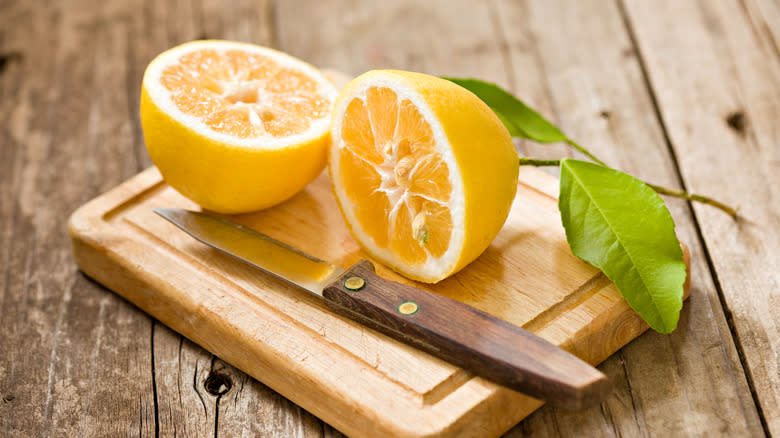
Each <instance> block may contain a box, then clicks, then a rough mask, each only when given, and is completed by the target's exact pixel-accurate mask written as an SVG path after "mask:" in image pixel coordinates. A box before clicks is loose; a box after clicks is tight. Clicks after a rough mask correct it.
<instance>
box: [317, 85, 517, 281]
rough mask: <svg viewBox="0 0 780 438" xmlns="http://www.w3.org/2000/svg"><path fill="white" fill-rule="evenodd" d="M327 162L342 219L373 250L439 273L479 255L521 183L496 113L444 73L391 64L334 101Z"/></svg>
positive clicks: (404, 267) (399, 264)
mask: <svg viewBox="0 0 780 438" xmlns="http://www.w3.org/2000/svg"><path fill="white" fill-rule="evenodd" d="M331 135H332V137H333V143H332V145H331V148H330V152H329V158H328V167H329V171H330V176H331V180H332V183H333V188H334V192H335V194H336V198H337V200H338V203H339V206H340V207H341V211H342V213H343V216H344V219H345V221H346V223H347V225H348V226H349V228H350V230H351V232H352V234H353V236H354V237H355V239H356V240H357V241H358V242H359V243H360V244H361V246H362V247H363V248H364V249H365V250H366V251H367V252H368V253H369V254H371V255H372V256H373V257H374V258H376V259H378V260H379V261H381V262H382V263H384V264H386V265H388V266H389V267H391V268H393V269H394V270H396V271H398V272H399V273H401V274H403V275H404V276H406V277H409V278H412V279H415V280H419V281H424V282H430V283H433V282H437V281H439V280H442V279H444V278H446V277H448V276H450V275H452V274H453V273H455V272H457V271H458V270H460V269H461V268H463V267H464V266H466V264H468V263H470V262H471V261H472V260H474V259H475V258H476V257H477V256H479V254H481V253H482V252H483V251H484V250H485V249H486V248H487V247H488V245H489V244H490V242H491V241H492V240H493V238H494V237H495V236H496V234H497V233H498V231H499V230H500V229H501V227H502V225H503V224H504V221H505V220H506V218H507V215H508V214H509V210H510V208H511V205H512V201H513V199H514V196H515V192H516V190H517V174H518V160H517V153H516V152H515V150H514V147H513V145H512V141H511V138H510V135H509V132H507V130H506V128H505V127H504V125H503V124H502V123H501V121H500V120H499V119H498V117H497V116H496V115H495V113H493V111H491V110H490V108H489V107H488V106H487V105H485V103H483V102H482V101H481V100H480V99H479V98H478V97H476V96H475V95H474V94H472V93H471V92H469V91H468V90H466V89H464V88H462V87H460V86H458V85H455V84H453V83H452V82H449V81H447V80H444V79H440V78H437V77H434V76H428V75H424V74H420V73H411V72H403V71H393V70H380V71H371V72H368V73H366V74H364V75H361V76H360V77H358V78H356V79H355V80H353V81H352V82H350V83H349V84H348V85H347V86H346V87H345V89H344V90H343V91H342V92H341V95H340V96H339V97H338V99H337V100H336V103H335V106H334V110H333V116H332V121H331Z"/></svg>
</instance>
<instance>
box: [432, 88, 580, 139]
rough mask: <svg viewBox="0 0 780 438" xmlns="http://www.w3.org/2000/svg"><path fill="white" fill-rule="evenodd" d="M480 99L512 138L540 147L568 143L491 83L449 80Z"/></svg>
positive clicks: (513, 97) (523, 105) (520, 103)
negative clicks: (561, 142)
mask: <svg viewBox="0 0 780 438" xmlns="http://www.w3.org/2000/svg"><path fill="white" fill-rule="evenodd" d="M443 79H446V80H448V81H450V82H454V83H456V84H458V85H460V86H461V87H463V88H465V89H467V90H469V91H471V92H472V93H474V94H476V95H477V97H479V98H480V99H482V101H483V102H485V103H486V104H487V105H488V106H489V107H490V109H492V110H493V112H495V113H496V115H498V118H499V119H500V120H501V121H502V122H503V123H504V126H506V129H507V130H508V131H509V134H510V135H511V136H512V137H522V138H526V139H529V140H533V141H537V142H539V143H553V142H557V141H567V140H568V138H567V137H566V135H565V134H564V133H563V132H561V130H560V129H558V128H557V127H556V126H555V125H553V124H552V123H550V122H549V121H548V120H547V119H545V118H544V117H542V116H541V114H539V113H537V112H536V111H534V110H533V109H531V108H530V107H529V106H528V105H526V104H525V103H523V102H522V101H521V100H520V99H518V98H516V97H515V96H513V95H512V94H510V93H508V92H507V91H505V90H504V89H502V88H501V87H499V86H498V85H496V84H492V83H490V82H485V81H481V80H479V79H469V78H449V77H443Z"/></svg>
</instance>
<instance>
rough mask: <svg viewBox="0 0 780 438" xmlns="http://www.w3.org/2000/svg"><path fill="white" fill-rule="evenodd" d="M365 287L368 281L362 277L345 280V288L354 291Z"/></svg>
mask: <svg viewBox="0 0 780 438" xmlns="http://www.w3.org/2000/svg"><path fill="white" fill-rule="evenodd" d="M365 285H366V280H363V279H362V278H360V277H349V278H347V279H346V280H344V287H346V288H347V289H349V290H353V291H355V290H360V289H363V286H365Z"/></svg>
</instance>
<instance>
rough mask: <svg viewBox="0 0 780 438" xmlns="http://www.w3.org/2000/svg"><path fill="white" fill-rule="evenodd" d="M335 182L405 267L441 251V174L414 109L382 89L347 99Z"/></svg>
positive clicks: (447, 234) (429, 134) (444, 233)
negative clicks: (404, 263) (337, 180)
mask: <svg viewBox="0 0 780 438" xmlns="http://www.w3.org/2000/svg"><path fill="white" fill-rule="evenodd" d="M342 139H343V140H344V147H343V150H342V151H341V161H340V163H341V166H340V167H341V171H340V173H341V177H342V180H343V181H344V183H345V184H344V186H345V188H346V191H347V194H348V196H349V197H350V198H351V199H352V201H353V202H354V203H356V204H357V207H356V215H357V216H358V219H359V221H360V222H361V224H362V226H363V228H364V229H365V231H366V232H367V233H368V234H369V235H370V236H371V237H372V238H373V239H374V242H375V243H376V244H377V245H378V246H379V247H381V248H388V247H390V248H392V249H393V250H394V251H395V252H397V253H399V255H400V256H401V258H402V259H403V260H404V261H405V262H407V263H412V264H422V263H424V262H425V260H427V259H428V257H429V256H434V257H439V256H441V255H442V254H443V253H444V252H445V251H446V249H447V247H448V246H449V240H450V238H451V234H452V218H451V215H450V212H449V207H448V202H449V198H450V194H451V192H452V185H451V183H450V180H449V169H448V168H447V166H446V164H445V163H444V159H443V157H442V156H441V154H440V153H439V151H438V149H437V148H436V142H435V140H434V137H433V131H432V129H431V127H430V125H429V124H428V122H426V121H425V119H424V118H423V116H422V114H420V112H419V110H418V109H417V107H416V106H414V104H412V102H411V101H409V100H408V99H399V98H398V96H397V95H396V94H395V92H393V91H392V90H390V89H389V88H369V89H368V90H367V92H366V98H365V100H363V99H362V98H358V97H356V98H354V99H353V100H352V101H351V102H350V103H349V104H348V106H347V110H346V113H345V116H344V120H343V122H342Z"/></svg>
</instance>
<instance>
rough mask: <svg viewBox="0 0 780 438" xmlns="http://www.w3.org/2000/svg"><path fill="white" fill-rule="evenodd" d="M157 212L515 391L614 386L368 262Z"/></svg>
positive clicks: (573, 405)
mask: <svg viewBox="0 0 780 438" xmlns="http://www.w3.org/2000/svg"><path fill="white" fill-rule="evenodd" d="M154 212H155V213H157V214H159V215H160V216H162V217H163V218H165V219H166V220H168V221H169V222H171V223H172V224H174V225H176V226H177V227H179V228H180V229H182V230H183V231H185V232H186V233H187V234H189V235H190V236H192V237H193V238H195V239H196V240H198V241H200V242H202V243H204V244H206V245H208V246H210V247H212V248H215V249H217V250H219V251H221V252H224V253H226V254H229V255H231V256H233V257H235V258H237V259H239V260H241V261H243V262H246V263H248V264H250V265H252V266H255V267H256V268H259V269H260V270H262V271H264V272H266V273H269V274H271V275H274V276H276V277H279V278H281V279H283V280H285V281H288V282H290V283H292V284H294V285H296V286H298V287H300V288H303V289H305V290H308V291H309V292H312V293H314V294H316V295H318V296H321V297H322V298H323V299H324V301H325V304H326V305H328V307H329V308H331V309H332V310H334V311H336V312H337V313H339V314H341V315H344V316H346V317H348V318H351V319H353V320H355V321H357V322H359V323H361V324H364V325H366V326H368V327H371V328H373V329H375V330H377V331H379V332H381V333H384V334H386V335H388V336H390V337H392V338H393V339H396V340H398V341H401V342H404V343H407V344H409V345H411V346H413V347H415V348H418V349H421V350H423V351H425V352H427V353H429V354H432V355H434V356H437V357H439V358H441V359H443V360H445V361H448V362H450V363H452V364H454V365H457V366H459V367H461V368H464V369H465V370H467V371H470V372H472V373H473V374H475V375H478V376H481V377H484V378H486V379H488V380H491V381H493V382H495V383H498V384H500V385H503V386H506V387H508V388H511V389H513V390H515V391H519V392H522V393H524V394H527V395H530V396H532V397H535V398H539V399H542V400H545V401H547V402H549V403H550V404H553V405H555V406H559V407H563V408H565V409H569V410H580V409H584V408H587V407H590V406H593V405H595V404H598V403H600V402H601V401H602V400H603V399H604V398H606V397H607V395H609V392H610V390H611V385H610V383H609V380H608V379H607V378H606V376H605V375H604V374H603V373H601V372H600V371H599V370H597V369H596V368H594V367H592V366H591V365H589V364H588V363H586V362H584V361H583V360H581V359H579V358H578V357H576V356H574V355H572V354H570V353H568V352H566V351H564V350H562V349H560V348H558V347H557V346H555V345H553V344H551V343H549V342H548V341H546V340H544V339H542V338H541V337H539V336H537V335H535V334H533V333H531V332H529V331H526V330H524V329H522V328H520V327H517V326H515V325H512V324H510V323H508V322H506V321H504V320H502V319H499V318H496V317H494V316H492V315H490V314H488V313H485V312H483V311H481V310H478V309H475V308H473V307H471V306H468V305H466V304H464V303H461V302H459V301H455V300H452V299H450V298H447V297H445V296H442V295H438V294H434V293H431V292H428V291H425V290H422V289H419V288H416V287H413V286H409V285H405V284H401V283H396V282H393V281H390V280H387V279H384V278H382V277H380V276H378V275H376V273H375V272H374V266H373V264H372V263H371V262H370V261H368V260H361V261H359V262H358V263H356V264H355V265H353V266H351V267H350V268H348V269H346V270H345V269H342V268H341V267H338V266H335V265H332V264H330V263H328V262H325V261H323V260H320V259H317V258H316V257H313V256H310V255H308V254H306V253H304V252H302V251H300V250H298V249H296V248H293V247H291V246H289V245H287V244H285V243H283V242H279V241H278V240H275V239H273V238H271V237H269V236H266V235H264V234H262V233H259V232H257V231H255V230H252V229H250V228H248V227H245V226H243V225H240V224H237V223H235V222H232V221H230V220H228V219H225V218H223V217H221V216H217V215H213V214H209V213H203V212H196V211H189V210H182V209H176V208H155V209H154Z"/></svg>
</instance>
